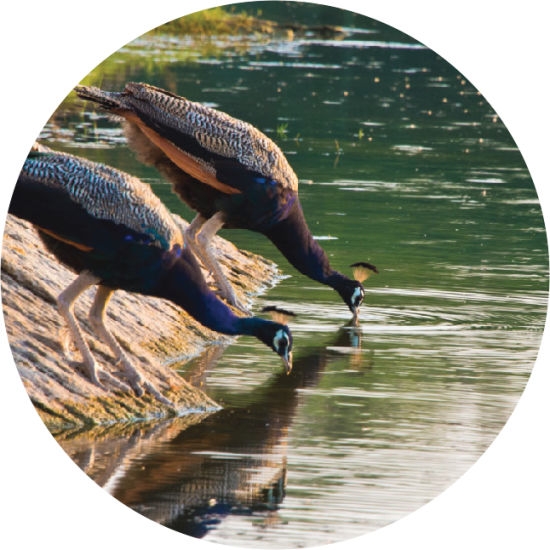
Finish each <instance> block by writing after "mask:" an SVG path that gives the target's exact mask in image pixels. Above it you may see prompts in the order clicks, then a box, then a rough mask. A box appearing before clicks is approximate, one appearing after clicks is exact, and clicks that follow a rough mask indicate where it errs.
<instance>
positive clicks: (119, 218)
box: [9, 144, 292, 403]
mask: <svg viewBox="0 0 550 550" xmlns="http://www.w3.org/2000/svg"><path fill="white" fill-rule="evenodd" d="M9 212H10V213H11V214H14V215H15V216H17V217H19V218H23V219H25V220H28V221H30V222H31V223H32V224H33V225H34V226H35V227H36V229H37V230H38V233H39V235H40V237H41V239H42V241H43V243H44V245H45V246H46V248H47V249H48V250H49V251H50V252H52V253H53V254H54V255H55V257H56V258H57V259H58V260H59V261H60V262H61V263H63V264H65V265H66V266H68V267H69V268H70V269H72V270H73V271H75V272H77V273H78V276H77V278H76V279H75V280H74V281H73V282H72V283H71V284H70V285H69V286H68V287H67V288H65V289H64V290H63V291H62V292H61V294H59V296H58V297H57V305H58V309H59V312H60V314H61V315H62V317H63V318H64V319H65V321H66V323H67V325H68V328H69V334H70V336H71V337H72V339H73V341H74V343H75V345H76V347H77V349H78V350H79V351H80V353H81V355H82V359H83V363H84V367H85V371H86V374H87V376H88V377H89V378H90V380H91V381H92V382H93V383H95V384H97V385H99V386H103V384H102V381H103V380H107V381H109V382H111V383H112V384H113V385H115V386H116V387H118V388H122V389H126V390H129V387H128V385H126V384H124V383H121V382H120V381H119V380H118V379H116V378H115V377H113V376H112V375H111V374H110V373H108V372H107V371H105V370H103V369H101V367H100V366H99V365H98V364H97V363H96V361H95V359H94V357H93V356H92V353H91V351H90V348H89V347H88V345H87V343H86V341H85V339H84V337H83V334H82V331H81V329H80V327H79V325H78V322H77V320H76V317H75V316H74V313H73V307H74V303H75V301H76V299H77V298H78V297H79V296H80V295H81V294H82V293H83V292H84V291H85V290H86V289H88V288H90V287H92V286H94V285H97V291H96V294H95V298H94V300H93V304H92V306H91V309H90V313H89V319H90V322H91V326H92V327H93V329H94V332H95V333H96V335H97V336H98V337H99V338H100V339H101V340H103V341H104V342H105V343H106V344H107V345H108V347H109V348H110V349H111V351H112V353H113V354H114V356H115V358H116V359H117V361H118V363H119V364H120V366H121V368H122V372H123V375H124V377H125V378H126V380H127V381H128V383H129V385H130V386H131V388H132V389H133V390H134V391H135V392H136V394H137V395H142V394H143V393H144V391H148V392H150V393H151V394H153V395H154V396H155V397H157V398H158V399H159V400H161V401H164V402H167V403H168V401H167V400H166V399H165V398H164V396H162V394H160V392H159V391H158V390H157V389H156V388H155V387H154V386H153V385H152V384H151V383H149V382H148V381H147V380H146V379H145V378H144V377H143V375H142V374H141V373H140V372H139V370H138V369H137V368H136V367H135V366H134V365H132V363H131V362H130V360H129V358H128V357H127V356H126V355H125V353H124V351H123V350H122V348H121V347H120V345H119V344H118V342H117V341H116V339H115V338H114V337H113V335H112V334H111V333H110V332H109V330H108V329H107V327H106V326H105V310H106V307H107V304H108V302H109V299H110V298H111V296H112V295H113V292H114V291H115V290H116V289H123V290H126V291H128V292H135V293H139V294H144V295H149V296H156V297H159V298H165V299H168V300H171V301H172V302H174V303H175V304H176V305H178V306H180V307H181V308H183V309H184V310H185V311H187V312H188V313H189V314H190V315H191V316H192V317H193V318H195V319H196V320H197V321H199V322H200V323H202V324H203V325H204V326H206V327H208V328H210V329H212V330H215V331H218V332H221V333H224V334H230V335H238V334H246V335H251V336H255V337H257V338H258V339H259V340H261V341H262V342H263V343H265V344H267V345H268V346H269V347H271V348H272V349H273V350H274V351H275V352H276V353H277V354H279V355H280V356H281V357H282V359H283V362H284V364H285V370H286V372H287V373H288V372H290V370H291V368H292V335H291V332H290V330H289V329H288V327H287V326H286V325H284V324H282V323H276V322H273V321H269V320H266V319H262V318H259V317H239V316H237V315H235V314H234V313H233V312H232V310H231V309H230V308H229V307H228V306H227V305H226V304H224V303H223V302H222V301H221V300H220V299H219V298H218V297H217V296H216V294H215V293H214V292H213V291H212V290H211V289H210V288H209V287H208V285H207V284H206V281H205V279H204V277H203V274H202V271H201V269H200V265H199V263H198V262H197V260H196V258H195V256H194V254H193V253H192V251H191V250H190V249H189V247H187V246H186V245H185V242H184V238H183V233H182V230H181V229H180V227H179V225H178V224H177V222H176V220H175V218H173V217H172V215H171V214H170V212H169V211H168V210H167V208H166V207H165V206H164V204H163V203H162V202H161V200H160V199H159V198H158V197H157V196H156V195H155V194H154V193H153V191H152V190H151V188H150V186H149V185H147V184H145V183H143V182H142V181H140V180H139V179H138V178H136V177H133V176H131V175H129V174H126V173H124V172H121V171H119V170H116V169H114V168H112V167H109V166H106V165H104V164H99V163H95V162H91V161H89V160H86V159H84V158H81V157H77V156H74V155H71V154H68V153H61V152H56V151H54V150H52V149H49V148H48V147H45V146H43V145H40V144H35V146H34V147H33V149H32V150H31V152H30V153H29V155H28V157H27V159H26V161H25V163H24V165H23V169H22V171H21V173H20V176H19V178H18V181H17V184H16V186H15V190H14V193H13V196H12V199H11V203H10V207H9Z"/></svg>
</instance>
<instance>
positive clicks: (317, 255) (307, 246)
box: [264, 198, 347, 288]
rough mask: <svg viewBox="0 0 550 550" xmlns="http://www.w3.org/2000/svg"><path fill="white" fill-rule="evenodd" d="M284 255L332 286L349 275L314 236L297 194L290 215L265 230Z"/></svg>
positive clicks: (297, 265)
mask: <svg viewBox="0 0 550 550" xmlns="http://www.w3.org/2000/svg"><path fill="white" fill-rule="evenodd" d="M264 234H265V235H266V237H267V238H268V239H270V240H271V241H272V242H273V244H274V245H275V246H276V247H277V248H278V249H279V250H280V251H281V253H282V254H283V256H284V257H285V258H286V259H287V260H288V261H289V262H290V263H291V264H292V265H293V266H294V267H295V268H296V269H297V270H298V271H299V272H300V273H303V274H304V275H306V276H307V277H309V278H310V279H313V280H315V281H318V282H320V283H323V284H325V285H329V286H330V287H332V288H336V287H337V286H339V284H340V282H341V280H347V277H345V276H344V275H342V274H341V273H339V272H338V271H336V270H334V269H332V268H331V266H330V262H329V259H328V256H327V254H326V252H325V251H324V250H323V249H322V248H321V247H320V246H319V243H318V242H317V241H316V240H315V239H314V238H313V235H312V234H311V231H310V230H309V227H308V225H307V222H306V219H305V217H304V212H303V210H302V206H301V204H300V201H299V199H298V198H297V199H296V201H295V202H294V204H293V206H292V209H291V210H290V212H289V214H288V216H287V217H286V218H284V219H283V220H281V221H280V222H278V223H276V224H275V225H273V226H272V227H270V228H269V229H268V230H267V231H265V232H264Z"/></svg>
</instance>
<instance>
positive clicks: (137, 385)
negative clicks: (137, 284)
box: [88, 285, 173, 406]
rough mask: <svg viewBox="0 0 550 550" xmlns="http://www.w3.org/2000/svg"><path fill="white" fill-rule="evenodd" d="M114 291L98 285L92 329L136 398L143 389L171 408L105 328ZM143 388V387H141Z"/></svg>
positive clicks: (169, 403)
mask: <svg viewBox="0 0 550 550" xmlns="http://www.w3.org/2000/svg"><path fill="white" fill-rule="evenodd" d="M113 292H114V290H113V289H112V288H109V287H106V286H102V285H99V286H98V287H97V292H96V295H95V298H94V301H93V303H92V307H91V308H90V313H89V317H88V318H89V320H90V323H91V325H92V327H93V329H94V332H95V333H96V334H97V336H99V338H101V339H102V340H103V341H104V342H105V344H107V346H108V347H109V348H110V349H111V351H112V352H113V354H114V356H115V358H116V359H117V362H118V364H120V366H121V367H122V370H123V373H124V376H125V377H126V379H127V380H128V382H129V383H130V386H131V387H132V389H133V390H134V391H135V392H136V394H137V395H138V396H141V395H143V387H145V389H147V390H148V391H149V392H150V393H151V394H153V395H154V396H155V397H156V398H157V399H158V400H159V401H162V402H163V403H165V404H167V405H170V406H173V403H171V402H170V401H168V400H167V399H166V398H165V397H164V396H163V395H162V394H161V393H160V392H159V391H158V390H157V389H156V388H155V387H154V386H153V385H152V384H150V383H149V382H148V381H147V380H145V379H144V378H143V376H142V375H141V374H140V372H139V371H138V370H137V369H136V367H134V365H132V363H131V361H130V359H128V356H127V355H126V354H125V353H124V350H123V349H122V348H121V347H120V344H119V343H118V342H117V341H116V339H115V338H114V336H113V335H112V334H111V333H110V332H109V330H108V329H107V327H106V326H105V311H106V309H107V304H108V302H109V300H110V299H111V296H112V295H113ZM142 386H143V387H142Z"/></svg>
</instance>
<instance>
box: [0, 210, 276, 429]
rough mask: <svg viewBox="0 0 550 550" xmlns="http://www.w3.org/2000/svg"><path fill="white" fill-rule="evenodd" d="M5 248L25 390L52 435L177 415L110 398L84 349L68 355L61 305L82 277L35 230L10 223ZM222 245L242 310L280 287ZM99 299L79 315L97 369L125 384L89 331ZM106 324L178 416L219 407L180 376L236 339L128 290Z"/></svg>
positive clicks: (255, 263) (271, 271)
mask: <svg viewBox="0 0 550 550" xmlns="http://www.w3.org/2000/svg"><path fill="white" fill-rule="evenodd" d="M181 223H182V225H187V222H185V221H183V220H182V222H181ZM3 242H4V245H3V249H2V305H3V311H4V319H5V324H6V329H7V332H8V339H9V343H10V346H11V350H12V353H13V357H14V359H15V364H16V366H17V369H18V370H19V374H20V375H21V378H22V380H23V384H24V386H25V388H26V390H27V392H28V394H29V396H30V398H31V400H32V402H33V403H34V405H35V407H36V409H37V411H38V413H39V414H40V416H41V417H42V419H43V421H44V422H45V423H46V425H47V426H48V428H49V429H50V430H59V429H61V428H66V427H78V426H83V425H92V424H107V423H112V422H115V421H120V420H133V419H138V418H154V417H160V416H164V415H166V414H168V413H169V412H170V409H169V408H167V407H166V406H164V405H163V404H162V403H159V402H158V401H157V400H155V399H154V398H152V397H151V396H149V395H147V394H146V395H144V396H143V397H141V398H138V397H136V396H135V395H133V394H125V393H122V392H116V393H115V392H114V391H113V389H112V388H108V387H107V388H106V389H105V390H104V389H102V388H100V387H98V386H96V385H95V384H93V383H91V382H90V381H89V380H88V379H87V378H86V377H85V376H84V374H82V372H81V371H80V370H79V361H80V355H79V353H78V352H77V351H76V350H75V352H74V357H72V358H67V357H66V356H65V355H64V353H63V350H62V348H61V344H60V338H59V335H60V334H61V333H62V332H63V331H64V330H66V329H65V324H64V321H63V319H62V318H61V316H60V315H59V314H58V312H57V308H56V302H55V299H56V296H57V295H58V294H59V293H60V292H61V291H62V290H63V289H64V288H65V287H66V286H67V285H68V284H69V283H70V282H71V281H72V280H74V278H75V274H74V273H73V272H72V271H70V270H68V269H67V268H65V267H64V266H63V265H61V264H60V263H59V262H58V261H57V260H56V259H55V257H54V256H53V255H52V254H50V253H49V252H47V251H46V250H45V248H44V246H43V244H42V242H41V240H40V239H39V237H38V235H37V233H36V231H35V229H34V228H33V227H32V225H31V224H29V223H28V222H26V221H23V220H20V219H18V218H15V217H13V216H10V215H8V217H7V221H6V227H5V232H4V241H3ZM213 244H214V247H215V249H216V253H217V256H218V258H219V260H220V263H221V264H222V266H223V267H224V270H225V272H226V274H227V276H228V278H229V280H230V281H231V283H232V284H233V285H234V288H235V291H236V293H237V295H238V297H239V298H240V299H241V301H244V302H245V303H246V301H247V297H249V296H251V295H253V294H255V293H258V292H260V291H261V290H262V289H263V288H264V285H266V284H270V283H272V282H273V281H274V280H275V277H276V276H277V268H276V267H275V265H274V264H272V263H271V262H269V261H267V260H265V259H263V258H262V257H260V256H257V255H254V254H251V253H249V252H245V251H239V250H237V248H236V247H235V246H234V245H232V244H231V243H229V242H228V241H225V240H224V239H222V238H220V237H215V239H214V241H213ZM243 294H244V296H243ZM92 297H93V290H92V289H90V291H88V292H86V293H85V294H84V295H83V296H82V297H80V298H79V299H78V300H77V302H76V306H75V314H76V317H77V319H78V320H79V322H80V325H81V327H82V329H83V332H84V335H85V338H86V340H87V342H88V344H89V346H90V349H91V350H92V353H93V354H94V357H95V358H96V360H97V361H98V362H99V364H100V365H101V366H102V367H103V368H104V369H106V370H108V371H109V372H111V373H112V374H115V375H116V366H115V364H114V363H115V361H114V358H113V357H112V354H111V352H110V350H109V348H107V346H105V345H104V344H103V343H102V342H100V341H99V340H98V339H97V338H96V337H95V335H94V334H93V332H92V331H91V327H90V324H89V322H88V311H89V308H90V305H91V301H92ZM243 298H244V300H243ZM106 324H107V326H108V327H109V328H110V329H111V330H112V332H113V334H114V335H115V337H116V338H117V340H118V341H119V343H120V345H121V346H122V347H123V349H124V350H125V351H126V353H127V355H128V356H129V358H130V359H131V361H132V362H133V363H134V365H135V366H136V367H137V368H139V369H140V370H141V372H142V373H143V375H144V376H146V377H147V378H148V379H149V381H151V382H152V383H153V384H154V385H155V386H156V387H157V388H158V389H159V390H160V391H161V392H162V393H163V394H164V395H165V396H167V397H168V398H169V399H170V400H172V402H174V403H175V404H176V408H177V413H178V414H183V413H186V412H189V411H205V410H215V409H216V408H217V405H216V403H214V402H213V401H212V400H211V399H210V398H209V397H208V396H206V395H205V394H204V393H203V392H202V391H200V390H199V389H196V388H193V387H191V386H190V385H189V384H188V383H187V382H186V381H185V380H183V378H182V377H181V376H180V375H179V374H178V373H177V371H176V369H177V368H179V367H181V365H182V364H183V363H185V361H186V360H187V359H189V358H190V357H192V356H194V355H196V354H197V353H199V351H201V349H202V348H204V347H205V346H207V345H209V344H211V343H213V342H215V341H218V342H224V341H225V342H227V341H228V340H229V338H228V337H227V336H223V335H221V334H219V333H215V332H212V331H210V330H208V329H206V328H205V327H203V326H202V325H200V324H199V323H197V322H196V321H195V320H193V319H192V318H191V317H189V315H187V314H186V313H185V312H184V311H183V310H181V309H179V308H178V307H177V306H175V305H173V304H172V303H171V302H168V301H166V300H161V299H158V298H152V297H149V296H141V295H137V294H129V293H127V292H124V291H122V290H119V291H117V292H116V293H115V294H114V296H113V299H112V300H111V302H110V303H109V307H108V308H107V322H106ZM172 414H173V411H172Z"/></svg>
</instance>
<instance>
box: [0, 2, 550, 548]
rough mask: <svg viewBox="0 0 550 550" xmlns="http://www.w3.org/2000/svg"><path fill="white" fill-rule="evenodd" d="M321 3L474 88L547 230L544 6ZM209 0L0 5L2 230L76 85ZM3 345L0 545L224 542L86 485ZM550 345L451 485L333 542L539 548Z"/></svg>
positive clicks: (546, 542)
mask: <svg viewBox="0 0 550 550" xmlns="http://www.w3.org/2000/svg"><path fill="white" fill-rule="evenodd" d="M325 3H326V4H331V5H333V6H335V7H340V8H347V9H351V10H353V11H357V12H360V13H363V14H365V15H368V16H370V17H374V18H375V19H379V20H381V21H383V22H385V23H387V24H389V25H392V26H394V27H396V28H397V29H399V30H401V31H404V32H406V33H408V34H410V35H411V36H413V37H414V38H416V39H417V40H420V41H421V42H423V43H424V44H426V45H427V46H429V47H430V48H432V49H433V50H435V51H436V52H438V53H439V54H440V55H442V56H443V57H444V58H445V59H446V60H447V61H449V62H450V63H451V64H452V65H454V66H455V68H456V69H457V70H458V71H460V72H462V73H463V74H464V75H465V76H466V77H467V78H468V79H469V80H470V81H471V82H472V83H473V85H474V86H475V87H476V88H477V89H479V90H480V91H481V93H482V94H483V95H484V97H485V98H486V99H487V100H488V101H489V103H490V104H491V105H492V106H493V108H494V109H495V110H496V111H497V113H498V114H499V115H500V116H501V118H502V120H503V121H504V123H505V125H506V126H507V128H508V130H509V131H510V132H511V134H512V136H513V137H514V139H515V140H516V142H517V144H518V146H519V148H520V150H521V151H522V153H523V155H524V158H525V161H526V163H527V166H528V167H529V169H530V171H531V175H532V177H533V180H534V181H535V184H536V187H537V191H538V193H539V197H540V198H541V202H542V205H543V209H544V211H545V220H546V224H547V226H548V222H549V211H550V169H549V166H548V162H547V159H548V157H549V155H550V150H549V146H550V140H549V139H548V133H549V128H550V110H549V106H548V100H549V97H550V94H549V84H550V82H549V76H548V74H549V61H548V54H549V53H550V51H549V50H550V49H549V47H548V45H547V36H548V30H547V24H548V17H547V14H546V9H545V2H542V1H540V0H537V1H531V0H524V1H522V2H508V1H506V0H500V1H493V0H475V1H474V0H460V1H455V2H448V1H442V0H439V1H435V0H384V1H381V0H380V1H365V2H361V3H360V2H351V1H341V2H338V3H336V2H325ZM215 5H217V3H216V2H208V1H205V0H199V1H196V2H192V3H191V2H181V1H180V2H169V1H167V0H156V1H155V2H151V1H150V0H149V1H147V2H146V1H142V0H132V1H118V2H117V1H115V0H110V1H105V0H95V1H93V2H74V1H73V2H68V1H62V0H49V1H40V2H39V1H27V2H21V1H20V2H18V3H12V2H4V3H2V7H1V8H0V9H1V10H2V14H1V18H2V27H3V29H2V33H1V40H2V50H1V52H2V69H1V74H2V75H3V77H2V80H3V84H2V86H1V94H2V97H1V101H0V109H1V112H0V124H1V126H0V139H1V140H2V143H1V149H0V151H1V152H2V167H1V171H2V185H0V201H1V207H0V211H1V212H2V214H1V221H2V224H3V220H4V216H5V211H6V209H7V204H8V201H9V197H10V195H11V191H12V189H13V186H14V184H15V181H16V179H17V175H18V173H19V170H20V167H21V165H22V163H23V160H24V158H25V156H26V154H27V152H28V150H29V148H30V146H31V144H32V142H33V141H34V139H35V137H36V136H37V134H38V133H39V131H40V129H41V128H42V126H43V125H44V123H45V122H46V120H47V119H48V117H49V115H50V114H51V113H52V112H53V111H54V110H55V109H56V107H57V105H58V104H59V103H60V101H61V100H62V99H63V97H64V96H65V95H66V94H67V93H68V92H69V91H70V90H71V89H72V88H73V86H74V85H75V84H77V83H78V82H79V81H80V80H81V79H82V78H83V77H84V76H85V75H86V74H87V73H89V72H90V71H91V70H92V69H93V68H94V67H95V65H97V64H98V63H99V62H100V61H101V60H103V59H104V58H105V57H107V56H108V55H109V54H111V53H112V52H114V51H115V50H117V49H118V48H120V47H121V46H122V45H124V44H125V43H127V42H129V41H130V40H132V39H134V38H135V37H137V36H139V35H140V34H142V33H143V32H145V31H147V30H149V29H151V28H153V27H155V26H157V25H160V24H162V23H164V22H166V21H169V20H171V19H174V18H176V17H179V16H181V15H184V14H186V13H189V12H191V11H196V10H199V9H204V8H206V7H213V6H215ZM37 276H39V274H37ZM0 346H1V349H0V353H1V358H2V366H1V367H0V388H1V390H2V398H1V399H0V407H1V408H0V428H1V438H0V443H1V453H0V460H1V464H0V491H1V499H0V502H1V506H2V507H3V511H2V512H1V513H0V522H1V526H2V527H1V529H0V545H1V546H2V547H4V548H30V547H33V546H39V547H40V548H41V549H45V550H47V549H50V548H56V549H61V550H64V549H69V548H71V549H72V548H75V547H76V548H78V549H79V550H87V549H92V548H93V549H94V550H97V549H98V548H101V547H106V548H113V547H125V548H128V547H130V548H133V549H134V548H135V549H142V548H143V549H146V548H147V549H150V548H151V547H154V548H162V547H174V546H175V547H182V546H185V547H192V548H199V547H200V548H207V547H211V548H218V549H220V548H222V547H220V546H218V545H212V544H209V543H206V542H205V541H197V540H194V539H191V538H188V537H185V536H183V535H181V534H179V533H176V532H173V531H170V530H169V529H166V528H164V527H161V526H159V525H157V524H155V523H153V522H151V521H149V520H146V519H144V518H142V517H141V516H139V515H138V514H136V513H134V512H132V511H131V510H129V509H128V508H126V507H125V506H123V505H122V504H120V503H119V502H117V501H116V500H115V499H113V498H112V497H110V496H109V495H107V493H105V492H104V491H103V490H102V489H100V488H99V487H98V486H96V485H95V483H93V482H92V481H91V480H90V479H89V478H88V477H87V476H86V475H84V474H83V473H82V472H81V471H80V470H79V469H78V468H77V467H76V466H75V465H74V463H73V462H72V461H71V460H70V459H69V458H68V456H67V455H65V453H64V452H63V451H62V450H61V448H60V447H58V445H57V444H56V443H55V441H54V439H53V438H52V437H51V436H50V435H49V433H48V432H47V430H46V429H45V427H44V425H43V424H42V423H41V421H40V420H39V418H38V416H37V414H36V412H35V411H34V409H33V407H32V405H31V403H30V401H29V399H28V397H27V395H26V393H25V390H24V388H23V386H22V384H21V381H20V379H19V377H18V375H17V373H16V369H15V367H14V365H13V360H12V358H11V354H10V353H9V348H8V344H7V340H6V337H5V332H4V329H3V324H2V326H0ZM549 347H550V336H549V329H548V323H547V329H546V335H545V338H544V341H543V347H542V349H541V353H540V355H539V359H538V361H537V364H536V366H535V369H534V370H533V374H532V376H531V379H530V381H529V383H528V385H527V389H526V391H525V394H524V395H523V397H522V398H521V400H520V403H519V405H518V406H517V408H516V410H515V412H514V413H513V415H512V417H511V419H510V421H509V422H508V424H507V425H506V427H505V428H504V430H503V431H502V433H501V434H500V435H499V437H498V438H497V439H496V441H495V442H494V444H493V445H492V446H491V447H490V448H489V450H488V451H487V452H486V453H485V455H484V456H483V457H482V458H481V459H480V460H479V461H478V463H477V464H476V465H475V466H474V467H472V468H471V469H470V470H469V471H468V472H467V473H466V474H465V475H464V476H463V477H462V478H461V479H460V480H459V481H458V482H457V483H455V484H454V485H453V486H452V487H451V488H449V489H448V490H447V491H446V492H445V493H443V494H442V495H441V496H439V497H438V498H436V499H435V500H434V501H432V502H431V503H429V504H428V505H426V506H424V507H423V508H421V509H420V510H418V511H417V512H415V513H413V514H411V515H410V516H408V517H406V518H404V519H403V520H401V521H399V522H396V523H395V524H393V525H390V526H388V527H386V528H384V529H381V530H379V531H377V532H375V533H372V534H370V535H366V536H365V537H361V538H359V539H355V540H353V541H351V542H347V543H342V544H338V545H336V546H342V545H343V546H345V547H346V548H347V549H348V550H354V549H355V548H363V547H365V546H368V547H369V549H373V550H378V549H386V548H407V549H411V548H412V549H416V548H419V549H420V548H421V549H422V550H428V549H432V548H433V549H438V550H439V549H442V548H445V549H453V548H461V549H463V548H470V549H478V548H479V549H481V548H484V549H485V548H488V549H492V548H498V549H507V548H524V549H529V550H531V549H539V548H540V549H543V548H544V549H545V550H546V549H548V548H550V534H549V530H548V528H547V522H549V521H550V498H549V497H550V494H549V493H550V491H549V490H550V474H549V468H550V427H549V419H550V405H549V403H550V397H549V396H550V391H549V390H550V375H549V363H550V361H549V357H550V351H549ZM327 514H330V510H327ZM282 542H284V541H282Z"/></svg>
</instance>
